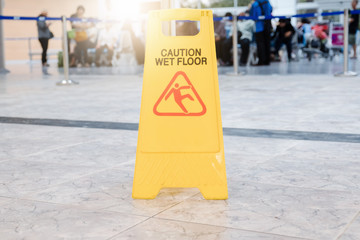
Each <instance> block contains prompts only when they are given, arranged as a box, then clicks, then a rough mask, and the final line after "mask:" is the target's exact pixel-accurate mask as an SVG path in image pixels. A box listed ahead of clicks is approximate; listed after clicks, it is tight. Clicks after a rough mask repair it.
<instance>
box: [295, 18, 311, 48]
mask: <svg viewBox="0 0 360 240" xmlns="http://www.w3.org/2000/svg"><path fill="white" fill-rule="evenodd" d="M297 33H298V43H301V44H303V45H306V43H307V41H308V39H309V38H310V36H311V22H310V21H309V19H307V18H302V19H301V20H300V22H298V26H297Z"/></svg>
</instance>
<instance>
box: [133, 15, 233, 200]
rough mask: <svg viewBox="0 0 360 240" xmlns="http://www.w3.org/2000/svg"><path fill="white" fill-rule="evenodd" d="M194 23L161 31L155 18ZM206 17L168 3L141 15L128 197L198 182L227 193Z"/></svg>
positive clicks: (211, 194)
mask: <svg viewBox="0 0 360 240" xmlns="http://www.w3.org/2000/svg"><path fill="white" fill-rule="evenodd" d="M171 20H180V21H181V20H190V21H198V22H200V32H199V33H198V34H197V35H195V36H166V35H164V34H163V33H162V28H161V27H162V22H164V21H171ZM213 26H214V25H213V16H212V12H211V11H209V10H194V9H171V10H159V11H152V12H151V13H150V15H149V21H148V30H147V31H148V34H147V40H146V54H145V69H144V80H143V92H142V99H141V110H140V123H139V136H138V145H137V151H136V164H135V175H134V183H133V198H140V199H152V198H155V197H156V195H157V194H158V193H159V191H160V189H161V188H198V189H199V190H200V191H201V193H202V194H203V196H204V198H205V199H227V197H228V192H227V181H226V170H225V157H224V143H223V133H222V124H221V112H220V99H219V85H218V73H217V62H216V53H215V39H214V27H213Z"/></svg>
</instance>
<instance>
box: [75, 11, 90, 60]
mask: <svg viewBox="0 0 360 240" xmlns="http://www.w3.org/2000/svg"><path fill="white" fill-rule="evenodd" d="M84 14H85V8H84V7H83V6H82V5H80V6H78V7H77V9H76V13H74V14H72V15H71V16H70V18H79V19H83V18H84ZM92 25H93V24H91V23H89V22H83V21H81V20H80V21H71V26H72V29H74V30H75V38H74V39H75V41H76V46H75V50H74V56H75V60H76V62H77V63H78V66H89V64H88V63H87V61H88V55H87V49H88V48H89V39H88V35H87V32H86V30H87V29H88V28H89V27H91V26H92Z"/></svg>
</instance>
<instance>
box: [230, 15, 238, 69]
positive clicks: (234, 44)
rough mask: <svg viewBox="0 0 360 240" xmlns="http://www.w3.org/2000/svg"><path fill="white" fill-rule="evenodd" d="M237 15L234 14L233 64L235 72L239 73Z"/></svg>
mask: <svg viewBox="0 0 360 240" xmlns="http://www.w3.org/2000/svg"><path fill="white" fill-rule="evenodd" d="M237 33H238V32H237V17H236V15H234V16H233V39H232V40H233V65H234V74H235V75H237V74H238V70H239V57H238V48H237V45H238V41H237V39H238V34H237Z"/></svg>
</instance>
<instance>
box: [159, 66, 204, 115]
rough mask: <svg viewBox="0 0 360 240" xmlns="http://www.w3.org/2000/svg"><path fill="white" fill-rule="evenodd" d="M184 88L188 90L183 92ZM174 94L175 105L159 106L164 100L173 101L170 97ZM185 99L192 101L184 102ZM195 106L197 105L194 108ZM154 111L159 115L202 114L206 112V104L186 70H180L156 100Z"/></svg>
mask: <svg viewBox="0 0 360 240" xmlns="http://www.w3.org/2000/svg"><path fill="white" fill-rule="evenodd" d="M179 77H180V78H179ZM178 78H179V79H178ZM184 80H185V81H184ZM184 90H187V92H185V93H184V92H182V91H184ZM172 95H174V102H175V103H174V105H173V107H171V108H161V107H159V105H161V104H164V102H170V103H171V102H172V101H170V97H171V96H172ZM185 99H189V100H190V101H188V102H185V103H184V100H185ZM162 102H163V103H162ZM175 104H176V105H175ZM194 106H197V107H196V108H194ZM153 112H154V113H155V115H157V116H188V117H189V116H202V115H204V114H205V113H206V106H205V104H204V102H203V101H202V99H201V97H200V96H199V94H198V93H197V91H196V90H195V87H194V85H193V84H192V83H191V82H190V80H189V78H188V76H187V75H186V74H185V72H183V71H178V72H176V73H175V75H174V76H173V78H172V79H171V81H170V82H169V84H168V85H167V86H166V88H165V90H164V91H163V92H162V94H161V96H160V97H159V99H158V100H157V101H156V103H155V105H154V108H153Z"/></svg>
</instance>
